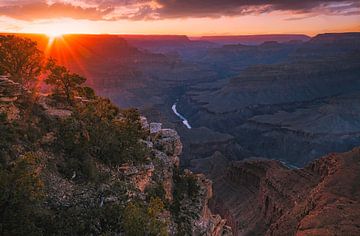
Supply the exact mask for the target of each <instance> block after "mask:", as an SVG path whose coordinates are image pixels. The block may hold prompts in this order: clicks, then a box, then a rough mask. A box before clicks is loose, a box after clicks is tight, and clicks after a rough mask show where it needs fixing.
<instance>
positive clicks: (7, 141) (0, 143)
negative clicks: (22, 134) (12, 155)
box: [0, 113, 16, 167]
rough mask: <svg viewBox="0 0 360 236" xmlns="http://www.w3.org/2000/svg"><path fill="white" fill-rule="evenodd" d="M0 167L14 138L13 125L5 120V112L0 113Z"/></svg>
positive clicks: (4, 161)
mask: <svg viewBox="0 0 360 236" xmlns="http://www.w3.org/2000/svg"><path fill="white" fill-rule="evenodd" d="M0 134H1V135H0V167H1V165H4V164H5V163H6V162H7V161H6V159H7V155H8V151H9V149H10V148H11V145H12V143H13V142H14V140H15V138H16V134H15V131H14V127H13V126H12V125H11V124H10V123H9V122H8V121H7V117H6V113H0Z"/></svg>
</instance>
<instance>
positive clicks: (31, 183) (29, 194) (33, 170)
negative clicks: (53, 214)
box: [0, 153, 44, 235]
mask: <svg viewBox="0 0 360 236" xmlns="http://www.w3.org/2000/svg"><path fill="white" fill-rule="evenodd" d="M39 175H40V171H39V159H38V157H37V156H36V155H35V154H34V153H27V154H25V155H24V156H21V157H19V159H18V160H17V161H16V162H15V163H14V164H13V166H10V167H9V168H6V169H5V168H1V169H0V235H41V234H42V230H41V229H40V228H39V227H38V223H39V222H38V221H37V218H38V217H39V216H40V212H39V209H40V207H39V204H40V202H41V200H42V198H43V186H44V184H43V182H42V181H41V179H40V176H39ZM29 233H30V234H29Z"/></svg>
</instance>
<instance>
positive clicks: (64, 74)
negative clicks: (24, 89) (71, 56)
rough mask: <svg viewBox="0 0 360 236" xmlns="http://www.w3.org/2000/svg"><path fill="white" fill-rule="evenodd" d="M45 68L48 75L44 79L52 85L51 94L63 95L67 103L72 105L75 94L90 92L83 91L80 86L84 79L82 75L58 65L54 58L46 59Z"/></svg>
mask: <svg viewBox="0 0 360 236" xmlns="http://www.w3.org/2000/svg"><path fill="white" fill-rule="evenodd" d="M46 70H47V71H48V73H49V75H48V77H47V78H46V79H45V83H46V84H48V85H52V87H53V88H52V92H53V94H54V95H55V96H59V97H65V98H66V101H67V102H68V103H69V105H73V103H74V98H75V96H76V95H79V94H80V93H84V92H87V93H89V94H90V91H85V90H84V89H83V88H82V87H81V85H82V84H83V83H85V81H86V79H85V78H84V77H82V76H80V75H78V74H75V73H71V72H70V71H69V70H68V69H67V68H66V67H64V66H60V65H58V64H57V63H56V61H55V60H54V59H49V60H48V62H47V64H46ZM87 90H88V89H87Z"/></svg>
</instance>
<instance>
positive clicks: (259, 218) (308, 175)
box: [214, 148, 360, 236]
mask: <svg viewBox="0 0 360 236" xmlns="http://www.w3.org/2000/svg"><path fill="white" fill-rule="evenodd" d="M359 178H360V148H355V149H353V150H352V151H350V152H347V153H343V154H329V155H328V156H325V157H323V158H321V159H319V160H317V161H314V162H312V163H311V164H309V165H308V166H307V167H305V168H304V169H289V168H288V167H286V166H284V165H283V164H282V163H280V162H278V161H269V160H261V159H258V160H248V161H242V162H235V163H233V164H232V165H231V166H229V167H228V169H227V172H226V173H224V176H223V179H222V181H218V183H216V184H215V186H214V188H215V191H217V193H218V195H217V196H215V202H216V204H215V205H214V208H215V209H217V210H218V212H221V213H222V215H223V217H225V218H227V219H228V221H229V223H230V225H231V226H232V229H233V231H234V233H235V235H299V236H300V235H358V234H359V233H360V226H359V225H360V221H359V219H360V218H359V216H360V211H359V209H360V208H359V207H360V186H359V184H358V181H359ZM230 186H231V187H232V188H234V189H233V190H231V189H230ZM225 191H226V192H225ZM222 192H224V193H222Z"/></svg>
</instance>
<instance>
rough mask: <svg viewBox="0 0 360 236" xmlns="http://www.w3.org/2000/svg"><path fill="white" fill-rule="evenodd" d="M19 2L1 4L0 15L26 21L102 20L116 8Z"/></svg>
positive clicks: (60, 3)
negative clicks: (61, 19) (59, 19)
mask: <svg viewBox="0 0 360 236" xmlns="http://www.w3.org/2000/svg"><path fill="white" fill-rule="evenodd" d="M10 2H11V1H10ZM19 2H21V3H23V4H21V3H19ZM19 2H17V3H16V5H10V4H9V5H2V6H0V15H2V16H8V17H11V18H15V19H19V20H26V21H32V20H37V19H54V18H62V17H69V18H73V19H88V20H102V19H104V18H105V17H106V16H107V15H108V14H109V13H110V12H112V11H113V10H114V8H112V7H107V8H102V9H99V8H96V7H87V8H83V7H81V6H74V5H72V4H69V3H63V2H55V3H53V4H48V3H46V2H45V1H19Z"/></svg>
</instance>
